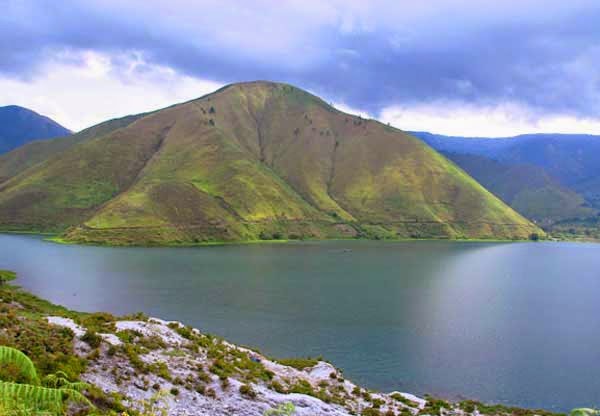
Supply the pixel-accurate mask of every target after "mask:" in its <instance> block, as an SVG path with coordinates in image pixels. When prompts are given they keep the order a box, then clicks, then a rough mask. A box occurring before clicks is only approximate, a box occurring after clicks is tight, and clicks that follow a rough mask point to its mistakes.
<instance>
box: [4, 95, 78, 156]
mask: <svg viewBox="0 0 600 416" xmlns="http://www.w3.org/2000/svg"><path fill="white" fill-rule="evenodd" d="M69 134H71V132H70V131H69V130H67V129H66V128H64V127H63V126H61V125H60V124H58V123H56V122H55V121H53V120H50V119H49V118H48V117H44V116H42V115H39V114H38V113H36V112H34V111H31V110H28V109H27V108H23V107H18V106H16V105H9V106H7V107H0V154H2V153H6V152H8V151H10V150H12V149H16V148H17V147H19V146H22V145H24V144H26V143H28V142H30V141H32V140H36V139H51V138H54V137H60V136H67V135H69Z"/></svg>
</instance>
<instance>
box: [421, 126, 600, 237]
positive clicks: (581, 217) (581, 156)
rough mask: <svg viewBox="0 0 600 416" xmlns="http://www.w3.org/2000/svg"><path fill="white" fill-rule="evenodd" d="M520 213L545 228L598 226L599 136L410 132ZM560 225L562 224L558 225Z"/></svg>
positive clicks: (599, 187)
mask: <svg viewBox="0 0 600 416" xmlns="http://www.w3.org/2000/svg"><path fill="white" fill-rule="evenodd" d="M413 134H414V135H416V136H417V137H420V138H421V139H422V140H423V141H425V142H426V143H428V144H429V145H430V146H432V147H433V148H435V149H437V150H438V151H440V152H442V153H444V154H445V155H447V156H448V157H449V158H450V159H452V160H453V161H454V162H455V163H457V164H458V165H459V166H460V167H462V168H463V169H464V170H466V171H467V172H468V173H469V174H470V175H472V176H473V177H474V178H475V179H477V180H478V181H479V182H480V183H481V184H482V185H483V186H485V187H486V188H487V189H489V190H490V191H492V192H493V193H494V194H495V195H497V196H499V197H500V198H502V200H503V201H505V202H506V203H508V204H509V205H511V206H512V207H513V208H515V209H516V210H517V211H518V212H520V213H521V214H523V215H524V216H526V217H528V218H531V219H533V220H535V221H536V222H538V223H539V224H542V225H544V226H546V227H548V228H553V227H554V226H556V225H558V224H562V225H563V226H564V224H566V223H570V222H575V223H577V224H578V225H579V226H581V224H582V223H585V222H589V223H590V224H591V226H592V228H594V229H597V227H596V225H595V224H596V223H597V220H596V217H597V215H598V213H600V136H592V135H568V134H531V135H522V136H516V137H507V138H466V137H451V136H442V135H436V134H431V133H424V132H414V133H413ZM562 228H564V227H562Z"/></svg>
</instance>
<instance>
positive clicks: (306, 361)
mask: <svg viewBox="0 0 600 416" xmlns="http://www.w3.org/2000/svg"><path fill="white" fill-rule="evenodd" d="M277 362H278V363H279V364H281V365H287V366H288V367H294V368H295V369H297V370H304V369H305V368H308V367H314V366H315V365H317V364H318V363H319V358H282V359H281V360H277Z"/></svg>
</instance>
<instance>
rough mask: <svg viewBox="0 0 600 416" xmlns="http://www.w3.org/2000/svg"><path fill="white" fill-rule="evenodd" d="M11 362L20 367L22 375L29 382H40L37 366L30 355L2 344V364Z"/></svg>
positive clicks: (0, 360)
mask: <svg viewBox="0 0 600 416" xmlns="http://www.w3.org/2000/svg"><path fill="white" fill-rule="evenodd" d="M11 364H13V365H15V366H16V367H17V368H18V370H19V373H20V376H21V377H22V378H23V379H24V380H25V381H26V382H27V383H29V384H34V385H37V384H39V383H40V380H39V378H38V375H37V371H36V370H35V366H34V365H33V362H32V361H31V360H30V359H29V357H28V356H26V355H25V354H23V353H22V352H21V351H19V350H17V349H15V348H11V347H6V346H0V365H11Z"/></svg>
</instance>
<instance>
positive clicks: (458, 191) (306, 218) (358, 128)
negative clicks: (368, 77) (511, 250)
mask: <svg viewBox="0 0 600 416" xmlns="http://www.w3.org/2000/svg"><path fill="white" fill-rule="evenodd" d="M99 130H102V131H99V132H98V133H97V134H88V135H87V136H86V137H84V138H80V139H79V140H75V141H74V142H73V143H70V144H69V145H68V146H65V148H64V149H60V150H59V151H56V152H55V151H53V152H48V155H47V157H45V158H44V157H42V158H41V160H40V161H39V163H36V164H35V165H32V166H29V167H24V166H23V165H22V166H21V168H20V170H18V169H14V168H12V171H11V172H10V174H5V175H6V177H7V178H8V179H5V180H4V182H2V183H0V227H1V228H2V229H5V230H29V231H53V232H64V238H66V239H67V240H69V241H78V242H94V243H110V244H171V243H195V242H205V241H238V240H254V239H273V238H275V239H277V238H305V237H310V238H333V237H353V236H365V237H372V238H398V237H436V238H527V237H528V236H529V235H530V234H531V233H534V232H540V231H539V229H538V228H537V227H535V226H534V225H532V224H531V223H529V222H528V221H527V220H525V219H524V218H523V217H521V216H520V215H519V214H517V213H516V212H514V211H513V210H512V209H510V208H509V207H508V206H506V205H505V204H504V203H503V202H501V201H500V200H499V199H497V198H496V197H495V196H493V195H492V194H491V193H489V192H488V191H486V190H485V189H484V188H483V187H482V186H481V185H479V184H478V183H477V182H476V181H475V180H473V179H472V178H471V177H470V176H468V175H467V174H466V173H465V172H464V171H462V170H461V169H459V168H458V167H457V166H456V165H454V164H453V163H452V162H450V161H448V160H447V159H446V158H444V157H443V156H442V155H440V154H439V153H437V152H436V151H434V150H433V149H431V148H430V147H429V146H427V145H426V144H424V143H423V142H422V141H420V140H418V139H416V138H414V137H413V136H411V135H408V134H406V133H403V132H401V131H399V130H397V129H393V128H390V127H388V126H385V125H383V124H381V123H379V122H376V121H373V120H365V119H361V118H359V117H355V116H351V115H348V114H344V113H342V112H340V111H337V110H336V109H334V108H333V107H331V106H329V105H327V104H326V103H325V102H323V101H322V100H320V99H319V98H317V97H315V96H313V95H311V94H308V93H306V92H304V91H302V90H300V89H297V88H295V87H292V86H289V85H285V84H278V83H271V82H251V83H243V84H234V85H230V86H227V87H225V88H222V89H220V90H218V91H216V92H215V93H213V94H209V95H207V96H205V97H202V98H199V99H197V100H194V101H190V102H187V103H183V104H179V105H175V106H172V107H169V108H166V109H163V110H160V111H157V112H154V113H150V114H145V115H140V116H137V117H134V118H129V119H127V122H124V123H122V125H118V126H115V128H114V129H113V128H108V129H99ZM6 164H7V162H6V160H5V161H1V160H0V172H2V171H3V170H5V171H8V170H9V169H7V168H6ZM23 169H24V170H23Z"/></svg>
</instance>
